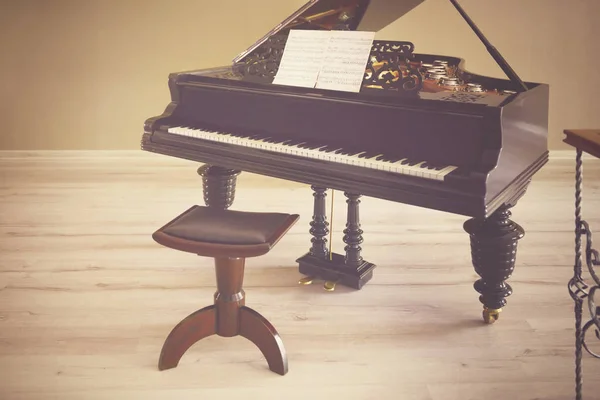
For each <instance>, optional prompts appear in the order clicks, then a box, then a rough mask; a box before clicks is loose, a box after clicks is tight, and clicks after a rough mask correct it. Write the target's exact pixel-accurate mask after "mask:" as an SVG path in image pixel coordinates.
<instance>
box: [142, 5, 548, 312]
mask: <svg viewBox="0 0 600 400" xmlns="http://www.w3.org/2000/svg"><path fill="white" fill-rule="evenodd" d="M422 1H423V0H370V1H369V0H311V1H310V2H308V3H307V4H306V5H304V6H303V7H302V8H301V9H299V10H298V11H297V12H296V13H294V14H293V15H292V16H290V17H289V18H287V19H286V20H285V21H283V22H282V23H281V24H279V25H278V26H277V27H276V28H274V29H273V30H272V31H271V32H269V33H268V34H267V35H265V36H264V37H263V38H261V39H260V40H258V41H257V42H256V43H255V44H254V45H253V46H251V47H250V48H249V49H247V50H245V51H244V52H243V53H241V54H240V55H239V56H238V57H236V58H235V60H234V61H233V63H232V65H227V66H223V67H218V68H211V69H202V70H197V71H188V72H180V73H173V74H171V75H170V76H169V81H168V83H169V89H170V94H171V101H170V102H169V104H168V105H167V107H166V109H165V111H164V113H163V114H161V115H159V116H155V117H152V118H149V119H148V120H147V121H146V122H145V125H144V134H143V138H142V142H141V147H142V149H143V150H146V151H150V152H154V153H160V154H164V155H168V156H173V157H178V158H182V159H188V160H193V161H197V162H200V163H202V164H203V165H202V166H201V167H200V169H199V170H198V172H199V173H200V174H201V176H202V177H203V184H204V199H205V202H206V204H207V205H208V206H211V207H221V208H227V207H230V206H231V205H232V202H233V197H234V193H235V182H236V176H237V175H238V174H240V173H241V172H242V171H247V172H251V173H257V174H262V175H265V176H270V177H275V178H280V179H286V180H292V181H296V182H301V183H305V184H308V185H311V187H312V189H313V190H314V199H313V201H314V215H313V218H312V221H311V223H310V234H311V235H312V239H311V243H312V245H311V246H310V249H309V250H308V252H307V253H306V254H304V255H303V256H301V257H300V258H299V259H298V260H297V262H298V263H299V270H300V272H301V273H302V274H304V275H306V276H307V277H306V278H305V279H304V280H303V283H310V282H311V281H312V279H314V278H320V279H324V280H325V281H327V283H326V285H325V287H326V289H332V288H333V285H335V284H336V283H338V284H342V285H346V286H349V287H353V288H355V289H360V288H362V286H363V285H364V284H365V283H366V282H368V281H369V280H370V279H371V278H372V276H373V270H374V268H375V265H374V264H372V263H370V262H368V261H367V260H365V259H363V257H362V255H361V247H360V245H361V243H362V240H363V239H362V233H363V232H362V230H361V229H360V221H359V220H358V205H359V198H360V196H371V197H375V198H379V199H385V200H389V201H393V202H398V203H403V204H407V205H412V206H418V207H426V208H429V209H435V210H440V211H444V212H449V213H454V214H459V215H464V216H466V217H469V219H468V220H467V221H466V222H465V224H464V229H465V230H466V232H468V234H469V235H470V241H471V249H472V259H473V265H474V267H475V271H476V272H477V273H478V274H479V275H480V277H481V279H479V280H478V281H477V282H476V283H475V285H474V287H475V290H476V291H477V292H479V293H480V294H481V296H480V301H481V303H483V306H484V310H483V317H484V320H485V321H486V322H487V323H493V322H494V321H496V320H497V318H498V315H499V312H500V311H501V309H502V307H503V306H504V305H505V304H506V297H508V296H509V295H510V294H511V292H512V289H511V287H510V285H509V284H508V283H507V282H506V280H507V279H508V278H509V277H510V276H511V274H512V272H513V269H514V266H515V256H516V249H517V242H518V240H519V239H520V238H522V237H523V235H524V230H523V229H522V228H521V227H520V226H519V225H518V224H516V223H514V222H512V221H511V220H510V219H509V218H510V216H511V214H510V208H511V207H513V206H514V205H515V204H516V203H517V201H518V200H519V199H520V198H521V197H522V196H523V195H524V194H525V192H526V190H527V187H528V185H529V183H530V181H531V179H532V177H533V175H534V174H535V173H536V172H537V171H538V170H540V168H542V166H543V165H544V164H545V163H546V162H547V160H548V148H547V132H548V96H549V90H548V85H546V84H540V83H534V82H523V81H522V80H521V79H520V78H519V77H518V76H517V74H516V73H515V72H514V71H513V70H512V69H511V67H510V66H509V65H508V63H507V62H506V61H505V60H504V59H503V57H502V56H501V55H500V54H499V52H498V51H497V50H496V49H495V48H494V47H493V46H492V45H491V44H490V43H489V41H488V40H487V39H486V38H485V37H484V35H483V34H482V33H481V31H480V30H479V29H478V28H477V26H476V25H475V24H474V23H473V21H472V20H471V19H470V18H469V16H468V15H467V14H466V13H465V11H464V10H463V9H462V7H461V6H460V5H459V4H458V3H457V2H456V1H455V0H449V1H450V2H451V3H452V4H453V5H454V6H455V8H456V9H457V11H458V12H459V14H460V15H461V16H462V17H463V18H464V19H465V21H466V22H467V23H468V24H469V26H470V27H471V28H472V29H473V31H474V32H475V34H476V35H477V36H478V37H479V38H480V39H481V41H482V43H483V44H484V46H485V47H486V48H487V50H488V51H489V53H490V55H491V56H492V57H493V58H494V59H495V60H496V61H497V63H498V65H499V66H500V67H501V68H502V70H503V71H504V72H505V73H506V75H507V78H508V79H497V78H492V77H486V76H482V75H478V74H475V73H473V72H470V71H467V70H466V69H465V68H464V61H463V60H462V59H461V58H458V57H448V56H442V55H436V54H421V53H418V52H415V51H414V50H415V45H414V44H413V43H411V42H407V41H387V40H375V41H374V42H373V45H372V50H371V53H370V55H369V59H368V62H367V65H366V68H365V75H364V79H363V82H362V86H361V89H360V92H359V93H355V92H348V91H336V90H324V89H317V88H305V87H296V86H287V85H280V84H274V83H273V80H274V76H275V74H276V73H277V69H278V66H279V63H280V61H281V58H282V54H283V51H284V49H285V44H286V40H287V37H288V35H289V32H290V31H291V30H292V29H294V30H364V31H371V32H372V31H378V30H380V29H381V28H383V27H384V26H386V25H388V24H389V23H391V22H393V21H394V20H396V19H397V18H399V17H400V16H402V15H404V14H405V13H407V12H409V11H410V10H412V9H413V8H414V7H416V6H418V5H419V4H420V3H422ZM328 189H335V190H339V191H343V192H344V195H345V196H346V197H347V204H348V210H347V215H348V219H347V225H346V229H345V230H344V234H345V235H344V238H343V240H344V242H345V244H346V247H345V254H343V255H342V254H329V252H328V250H327V246H326V243H327V239H326V236H327V234H328V221H327V218H326V213H325V196H326V191H327V190H328Z"/></svg>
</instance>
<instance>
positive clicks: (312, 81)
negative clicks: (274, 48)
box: [273, 30, 375, 93]
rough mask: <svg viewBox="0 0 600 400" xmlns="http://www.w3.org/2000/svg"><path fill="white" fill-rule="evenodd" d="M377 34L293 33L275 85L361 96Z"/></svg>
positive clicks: (284, 53)
mask: <svg viewBox="0 0 600 400" xmlns="http://www.w3.org/2000/svg"><path fill="white" fill-rule="evenodd" d="M374 38H375V32H356V31H310V30H291V31H290V34H289V38H288V41H287V43H286V46H285V50H284V52H283V56H282V59H281V63H280V65H279V70H278V71H277V74H276V76H275V79H274V80H273V83H274V84H280V85H290V86H301V87H310V88H312V87H317V88H320V89H331V90H342V91H348V92H355V93H358V92H359V91H360V87H361V83H362V80H363V77H364V73H365V68H366V65H367V62H368V58H369V54H370V52H371V47H372V44H373V39H374Z"/></svg>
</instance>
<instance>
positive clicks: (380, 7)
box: [233, 0, 425, 63]
mask: <svg viewBox="0 0 600 400" xmlns="http://www.w3.org/2000/svg"><path fill="white" fill-rule="evenodd" d="M423 1H425V0H310V1H309V2H308V3H306V4H305V5H304V6H302V7H301V8H300V9H298V10H297V11H296V12H295V13H293V14H292V15H291V16H290V17H288V18H287V19H285V20H284V21H283V22H281V23H280V24H279V25H277V26H276V27H275V28H273V29H272V30H271V31H270V32H269V33H267V34H266V35H265V36H263V37H262V38H261V39H260V40H258V41H257V42H256V43H254V44H253V45H252V46H250V47H249V48H248V49H246V50H244V51H243V52H242V53H241V54H239V55H238V56H237V57H236V58H235V59H234V60H233V62H234V63H239V62H241V61H243V60H244V58H245V57H246V56H247V55H249V54H251V53H252V52H253V51H254V50H255V49H256V48H257V47H259V46H260V45H261V44H263V43H264V42H266V41H267V40H268V39H269V37H270V36H272V35H275V34H278V33H286V32H289V30H290V29H312V30H332V29H342V30H353V31H369V32H378V31H380V30H381V29H383V28H385V27H386V26H388V25H389V24H391V23H392V22H394V21H396V20H397V19H399V18H400V17H402V16H403V15H404V14H406V13H408V12H409V11H411V10H412V9H413V8H415V7H417V6H418V5H419V4H421V3H423Z"/></svg>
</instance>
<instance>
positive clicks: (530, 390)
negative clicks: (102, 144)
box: [0, 152, 600, 400]
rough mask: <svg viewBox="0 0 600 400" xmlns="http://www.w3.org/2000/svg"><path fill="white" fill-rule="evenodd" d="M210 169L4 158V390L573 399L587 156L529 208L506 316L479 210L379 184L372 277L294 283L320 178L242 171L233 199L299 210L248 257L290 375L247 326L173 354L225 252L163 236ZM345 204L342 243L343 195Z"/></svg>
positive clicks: (591, 190) (154, 395) (367, 202)
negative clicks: (482, 291)
mask: <svg viewBox="0 0 600 400" xmlns="http://www.w3.org/2000/svg"><path fill="white" fill-rule="evenodd" d="M584 165H585V174H584V176H585V179H586V181H585V183H584V204H583V212H584V218H586V219H587V220H588V221H589V222H590V224H591V226H592V229H593V228H594V227H596V230H598V231H599V232H600V207H599V206H600V183H599V182H600V179H599V178H600V162H599V161H598V160H590V161H586V162H585V164H584ZM196 168H197V165H196V164H194V163H191V162H187V161H183V160H177V159H171V158H168V157H164V156H158V155H150V154H146V153H142V152H104V153H102V152H91V153H90V152H71V153H61V152H47V153H36V152H13V153H2V154H1V155H0V182H1V184H0V398H1V399H3V400H15V399H27V400H30V399H43V400H49V399H61V400H71V399H73V400H74V399H77V400H82V399H85V400H91V399H110V400H117V399H118V400H121V399H127V400H131V399H143V400H154V399H211V400H215V399H233V398H251V399H254V398H256V399H274V400H275V399H277V400H279V399H289V400H292V399H302V400H305V399H317V398H318V399H328V398H333V396H335V395H338V396H337V397H338V398H340V399H344V400H348V399H394V400H397V399H411V400H455V399H456V400H458V399H460V400H469V399H473V400H481V399H486V400H492V399H503V400H506V399H509V400H518V399H519V400H520V399H545V400H551V399H552V400H554V399H557V400H558V399H561V400H563V399H572V398H573V396H574V346H573V343H574V339H573V335H574V333H573V332H574V331H573V326H574V317H573V311H572V309H573V303H572V300H571V298H570V297H569V294H568V292H567V281H568V280H569V278H570V277H571V275H572V264H573V257H574V256H573V254H574V249H573V246H574V237H573V229H574V222H573V212H574V194H573V168H574V162H573V153H572V152H566V153H564V154H563V153H561V154H559V155H557V156H556V157H553V159H552V161H551V162H550V163H549V164H548V165H547V166H546V167H545V169H544V170H543V171H542V172H540V173H539V174H538V175H537V178H536V180H535V182H534V183H533V184H532V185H531V187H530V190H529V192H528V194H527V195H526V197H525V198H523V199H522V201H521V202H520V204H519V205H518V206H517V207H516V208H514V209H513V219H514V220H515V221H516V222H518V223H519V224H521V225H522V226H523V227H524V228H525V229H526V232H527V233H526V236H525V238H524V239H523V240H522V241H521V243H520V247H519V253H518V264H517V268H516V270H515V273H514V275H513V278H512V279H511V280H510V283H511V285H512V287H513V289H514V294H513V295H512V296H511V297H510V298H509V300H508V306H507V307H506V308H505V310H504V312H503V313H502V314H501V317H500V320H499V321H498V323H496V324H494V325H484V324H483V323H482V321H481V304H480V303H479V301H478V294H477V293H476V292H475V291H474V290H473V288H472V284H473V282H474V281H475V280H476V279H477V276H476V274H475V273H474V271H473V268H472V266H471V259H470V253H469V243H468V237H467V234H466V233H465V232H464V231H463V229H462V223H463V222H464V220H465V218H463V217H460V216H455V215H450V214H444V213H441V212H435V211H430V210H426V209H419V208H416V207H409V206H404V205H401V204H396V203H391V202H386V201H381V200H376V199H372V198H363V201H362V204H361V220H362V228H363V229H364V231H365V233H364V238H365V241H364V244H363V249H364V252H363V255H364V257H365V258H366V259H368V260H369V261H372V262H374V263H376V264H377V265H378V267H377V269H376V271H375V277H374V278H373V280H372V281H371V282H370V283H369V284H368V285H367V286H365V287H364V289H363V290H361V291H351V290H345V289H344V288H338V289H337V290H336V291H334V292H326V291H324V290H323V288H322V284H321V283H319V284H315V285H312V286H299V285H298V284H297V281H298V279H299V278H300V277H301V276H300V274H299V273H298V271H297V266H296V263H295V259H296V258H297V257H298V256H300V255H302V254H304V253H305V252H306V250H307V249H308V247H309V245H310V243H309V239H310V238H309V234H308V229H309V227H308V223H309V221H310V218H311V215H312V195H311V190H310V188H308V187H306V186H304V185H299V184H295V183H290V182H285V181H279V180H274V179H270V178H264V177H258V176H255V175H250V174H243V175H242V176H240V180H239V183H238V192H237V198H236V203H235V206H234V208H235V209H246V210H257V211H264V210H271V211H284V212H297V213H300V214H301V220H300V222H299V223H298V224H297V225H296V226H295V227H294V228H293V229H292V230H291V231H290V232H289V234H288V235H287V236H286V237H285V238H284V239H283V240H282V241H281V242H280V243H279V244H278V245H277V247H276V248H275V249H274V250H273V251H272V252H271V253H270V254H268V255H267V256H264V257H261V258H257V259H250V260H248V263H247V272H246V280H245V289H246V296H247V297H246V304H247V305H248V306H250V307H252V308H254V309H255V310H257V311H259V312H260V313H262V314H263V315H264V316H265V317H266V318H268V319H269V320H270V321H271V322H272V323H273V324H274V325H275V327H276V328H277V329H278V331H279V333H280V334H281V337H282V339H283V341H284V344H285V347H286V349H287V352H288V357H289V366H290V372H289V373H288V375H286V376H285V377H281V376H279V375H276V374H274V373H272V372H270V371H269V370H268V369H267V366H266V363H265V361H264V359H263V358H262V355H261V354H260V352H259V351H258V349H256V348H255V347H254V346H253V345H252V344H251V343H250V342H248V341H246V340H245V339H242V338H232V339H226V338H220V337H211V338H208V339H204V340H203V341H201V342H199V343H197V344H196V345H194V346H193V347H192V348H191V349H190V350H189V352H188V353H187V354H186V355H185V356H184V358H183V359H182V361H181V363H180V365H179V367H178V368H176V369H173V370H169V371H163V372H159V371H158V370H157V360H158V355H159V352H160V348H161V346H162V343H163V341H164V339H165V337H166V335H167V334H168V333H169V331H170V330H171V328H173V326H174V325H175V324H176V323H177V322H179V320H181V319H182V318H184V317H185V316H187V315H188V314H189V313H191V312H192V311H195V310H197V309H199V308H201V307H203V306H205V305H208V304H211V302H212V295H213V292H214V288H215V286H214V271H213V269H212V261H211V260H208V259H202V258H199V257H194V256H191V255H189V254H184V253H179V252H176V251H174V250H169V249H166V248H163V247H161V246H159V245H157V244H156V243H155V242H153V240H152V239H151V234H152V232H153V231H154V230H155V229H157V228H158V227H160V226H161V225H162V224H164V223H166V222H167V221H169V220H170V219H171V218H173V217H174V216H176V215H177V214H179V213H180V212H182V211H183V210H185V209H187V208H188V207H189V206H190V205H192V204H202V191H201V183H200V180H199V177H198V176H197V175H196ZM330 200H331V196H328V204H329V201H330ZM334 203H335V208H334V218H333V220H334V224H333V229H334V238H333V242H334V248H333V250H334V251H338V252H343V243H342V235H343V234H342V230H343V228H344V226H343V225H344V222H345V203H344V198H343V194H342V193H339V192H335V193H334ZM328 213H329V210H328ZM597 241H598V244H600V238H599V239H597ZM596 247H598V245H597V246H596ZM586 316H588V317H589V313H588V314H586ZM592 344H593V345H594V346H595V348H596V349H598V348H599V347H600V346H598V345H599V344H600V342H598V341H596V342H595V343H592ZM583 371H584V393H585V397H584V398H585V399H600V360H595V359H592V358H591V357H590V356H589V355H585V356H584V370H583Z"/></svg>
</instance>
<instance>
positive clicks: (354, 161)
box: [168, 126, 457, 181]
mask: <svg viewBox="0 0 600 400" xmlns="http://www.w3.org/2000/svg"><path fill="white" fill-rule="evenodd" d="M168 132H169V133H172V134H175V135H181V136H187V137H193V138H198V139H203V140H210V141H213V142H220V143H228V144H232V145H236V146H242V147H251V148H255V149H259V150H265V151H272V152H276V153H282V154H290V155H295V156H299V157H306V158H312V159H317V160H324V161H329V162H334V163H340V164H347V165H354V166H358V167H363V168H371V169H376V170H380V171H387V172H392V173H397V174H402V175H409V176H415V177H419V178H426V179H433V180H438V181H443V180H444V177H445V176H446V175H448V174H449V173H450V172H452V171H454V170H455V169H456V168H457V167H456V166H453V165H442V166H440V165H430V164H428V163H427V161H424V160H421V161H416V160H410V159H408V158H402V159H400V158H389V157H386V156H385V155H384V154H374V153H371V154H369V153H368V152H351V151H347V150H344V149H343V148H341V147H337V148H336V147H335V146H325V145H318V144H313V143H307V142H299V141H296V142H293V141H291V140H283V141H282V140H281V139H273V138H269V137H264V136H263V137H259V136H244V135H239V134H234V133H226V132H219V131H214V130H204V129H197V128H190V127H184V126H176V127H171V128H169V129H168Z"/></svg>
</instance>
